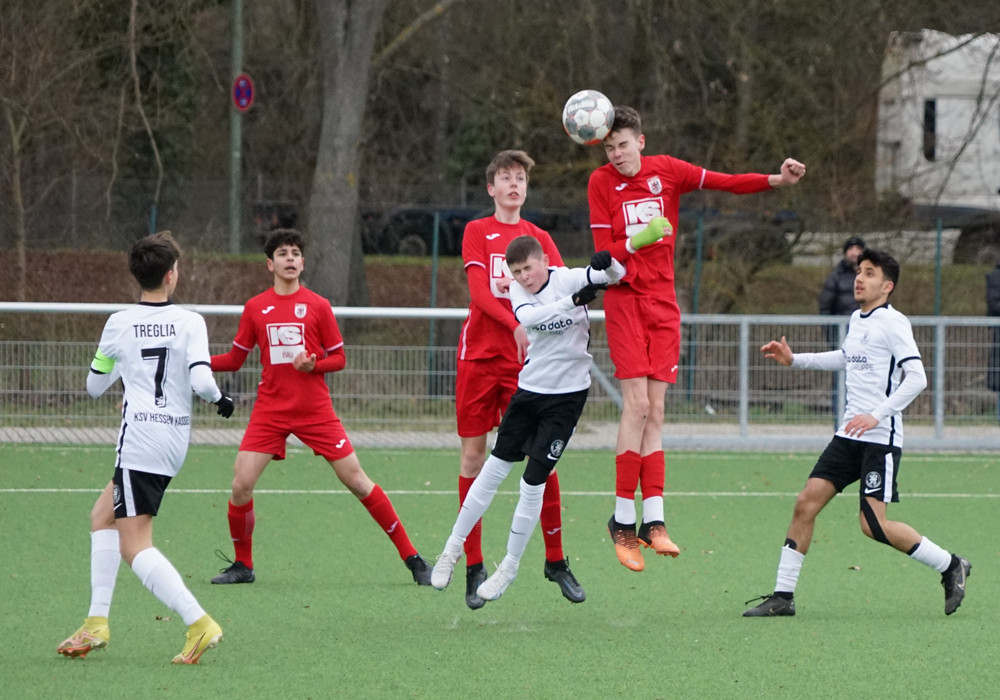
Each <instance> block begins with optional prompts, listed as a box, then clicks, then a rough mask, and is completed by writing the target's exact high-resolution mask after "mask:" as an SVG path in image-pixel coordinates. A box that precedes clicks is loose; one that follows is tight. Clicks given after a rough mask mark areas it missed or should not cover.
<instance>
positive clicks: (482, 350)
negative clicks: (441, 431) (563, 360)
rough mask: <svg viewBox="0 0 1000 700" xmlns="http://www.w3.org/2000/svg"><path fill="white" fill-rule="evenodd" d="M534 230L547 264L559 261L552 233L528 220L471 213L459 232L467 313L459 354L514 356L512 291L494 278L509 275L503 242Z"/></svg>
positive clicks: (464, 356)
mask: <svg viewBox="0 0 1000 700" xmlns="http://www.w3.org/2000/svg"><path fill="white" fill-rule="evenodd" d="M524 235H529V236H534V237H535V238H537V239H538V240H539V242H540V243H541V244H542V250H543V251H544V252H545V254H546V255H548V256H549V265H554V266H556V267H562V266H563V261H562V257H561V256H560V255H559V250H558V249H557V248H556V244H555V243H554V242H553V241H552V237H551V236H549V234H548V233H546V232H545V231H543V230H542V229H540V228H538V227H537V226H535V225H534V224H533V223H531V222H530V221H525V220H524V219H521V220H520V221H518V222H517V223H516V224H503V223H500V222H499V221H497V219H496V217H495V216H488V217H486V218H485V219H475V220H474V221H470V222H469V223H468V224H466V226H465V233H464V234H463V235H462V259H463V260H464V261H465V274H466V275H467V276H468V278H469V297H470V303H469V316H468V318H467V319H466V320H465V323H464V324H463V326H462V335H461V336H460V337H459V339H458V359H460V360H485V359H488V358H490V357H498V356H502V357H508V358H514V359H516V358H517V343H515V342H514V329H516V328H517V325H518V323H517V319H516V318H514V311H513V309H512V308H511V305H510V294H508V293H507V292H504V293H502V294H501V293H500V292H499V291H498V290H497V288H496V281H497V280H498V279H500V278H502V277H508V278H510V277H511V274H510V271H509V269H508V268H507V263H506V253H507V244H509V243H510V242H511V241H512V240H514V239H515V238H517V237H518V236H524Z"/></svg>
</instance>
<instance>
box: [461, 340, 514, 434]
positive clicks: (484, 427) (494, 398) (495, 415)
mask: <svg viewBox="0 0 1000 700" xmlns="http://www.w3.org/2000/svg"><path fill="white" fill-rule="evenodd" d="M520 371H521V363H520V362H517V361H516V360H508V359H507V358H505V357H491V358H490V359H488V360H459V361H458V371H457V376H456V378H455V417H456V419H457V422H458V436H459V437H478V436H480V435H486V434H487V433H488V432H490V431H491V430H493V428H495V427H497V426H498V425H500V418H501V417H502V416H503V413H504V411H506V410H507V404H509V403H510V397H511V396H513V395H514V392H515V391H517V375H518V373H520Z"/></svg>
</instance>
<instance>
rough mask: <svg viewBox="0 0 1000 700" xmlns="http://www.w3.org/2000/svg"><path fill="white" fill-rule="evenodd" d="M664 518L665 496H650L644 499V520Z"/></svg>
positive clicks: (654, 520)
mask: <svg viewBox="0 0 1000 700" xmlns="http://www.w3.org/2000/svg"><path fill="white" fill-rule="evenodd" d="M657 520H660V521H662V520H663V496H650V497H649V498H646V499H643V501H642V522H644V523H655V522H656V521H657Z"/></svg>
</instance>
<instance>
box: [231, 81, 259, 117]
mask: <svg viewBox="0 0 1000 700" xmlns="http://www.w3.org/2000/svg"><path fill="white" fill-rule="evenodd" d="M253 101H254V89H253V81H252V80H250V76H249V75H247V74H246V73H240V74H239V75H237V76H236V77H235V78H234V79H233V105H235V106H236V109H238V110H240V111H241V112H245V111H247V110H248V109H250V108H251V107H253Z"/></svg>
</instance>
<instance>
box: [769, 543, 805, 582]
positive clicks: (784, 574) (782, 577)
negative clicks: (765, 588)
mask: <svg viewBox="0 0 1000 700" xmlns="http://www.w3.org/2000/svg"><path fill="white" fill-rule="evenodd" d="M805 558H806V555H805V554H802V552H798V551H796V550H794V549H792V548H791V547H789V546H788V545H787V544H786V545H785V546H784V547H782V548H781V559H779V560H778V579H777V581H776V582H775V584H774V592H775V593H794V592H795V584H797V583H798V582H799V572H800V571H802V560H803V559H805Z"/></svg>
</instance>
